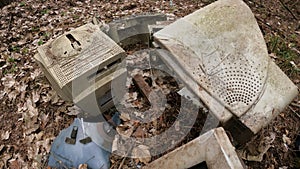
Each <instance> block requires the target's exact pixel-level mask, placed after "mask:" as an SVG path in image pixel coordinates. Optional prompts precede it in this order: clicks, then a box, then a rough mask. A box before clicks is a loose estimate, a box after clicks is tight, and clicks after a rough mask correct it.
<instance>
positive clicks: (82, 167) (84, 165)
mask: <svg viewBox="0 0 300 169" xmlns="http://www.w3.org/2000/svg"><path fill="white" fill-rule="evenodd" d="M78 169H88V165H87V164H80V165H79V166H78Z"/></svg>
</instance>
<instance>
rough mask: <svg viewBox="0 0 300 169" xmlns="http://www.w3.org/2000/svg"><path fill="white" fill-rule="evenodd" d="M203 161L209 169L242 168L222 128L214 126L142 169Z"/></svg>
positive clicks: (174, 167) (178, 168)
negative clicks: (214, 127)
mask: <svg viewBox="0 0 300 169" xmlns="http://www.w3.org/2000/svg"><path fill="white" fill-rule="evenodd" d="M203 161H205V162H206V164H207V166H208V168H209V169H220V168H222V169H237V168H238V169H242V168H244V166H243V164H242V162H241V161H240V159H239V157H238V156H237V154H236V152H235V148H234V147H233V146H232V145H231V143H230V140H229V138H228V137H227V135H226V132H225V131H224V129H223V128H216V129H213V130H210V131H208V132H207V133H205V134H203V135H201V136H199V137H198V138H196V139H194V140H192V141H190V142H189V143H187V144H185V145H183V146H181V147H179V148H177V149H175V150H174V151H172V152H170V153H168V154H166V155H164V156H162V157H161V158H159V159H157V160H155V161H153V162H151V163H150V164H149V165H146V166H145V167H143V169H167V168H172V169H183V168H190V167H193V166H195V165H197V164H199V163H201V162H203Z"/></svg>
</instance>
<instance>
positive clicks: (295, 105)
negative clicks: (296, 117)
mask: <svg viewBox="0 0 300 169" xmlns="http://www.w3.org/2000/svg"><path fill="white" fill-rule="evenodd" d="M291 105H292V106H294V107H298V108H300V104H297V103H291Z"/></svg>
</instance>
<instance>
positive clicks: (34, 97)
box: [32, 90, 40, 103]
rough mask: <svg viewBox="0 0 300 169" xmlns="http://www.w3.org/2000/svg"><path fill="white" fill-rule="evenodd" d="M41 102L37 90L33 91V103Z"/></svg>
mask: <svg viewBox="0 0 300 169" xmlns="http://www.w3.org/2000/svg"><path fill="white" fill-rule="evenodd" d="M39 100H40V93H39V92H38V91H36V90H33V91H32V101H33V103H36V102H38V101H39Z"/></svg>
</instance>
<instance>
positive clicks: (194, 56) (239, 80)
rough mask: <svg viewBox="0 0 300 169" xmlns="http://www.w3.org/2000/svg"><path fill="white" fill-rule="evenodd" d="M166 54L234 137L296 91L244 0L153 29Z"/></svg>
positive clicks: (226, 0)
mask: <svg viewBox="0 0 300 169" xmlns="http://www.w3.org/2000/svg"><path fill="white" fill-rule="evenodd" d="M154 38H155V42H156V43H158V44H159V45H160V46H161V47H162V48H163V49H165V50H162V51H161V52H160V53H161V56H162V57H161V58H162V60H164V62H165V63H166V64H167V65H168V66H169V67H170V68H171V69H173V70H174V71H175V72H176V73H177V74H178V76H179V77H180V78H181V79H182V80H183V81H184V82H186V85H187V87H188V88H189V89H190V90H191V91H192V92H193V93H194V94H195V95H196V96H198V98H200V99H201V101H202V102H203V103H204V104H206V106H207V107H208V109H209V110H210V111H211V112H212V113H213V114H214V116H215V117H217V119H218V120H219V121H220V122H221V123H222V124H223V125H224V126H226V127H227V128H228V129H229V130H232V134H233V135H234V137H235V139H236V140H238V141H240V142H244V141H246V140H247V139H249V138H250V137H251V135H253V134H255V133H257V132H258V131H259V130H260V129H261V128H263V127H264V126H266V125H267V124H268V123H269V122H270V121H271V120H272V119H273V118H275V117H276V116H277V115H278V114H279V112H280V111H282V110H283V109H284V108H285V107H286V106H287V105H288V104H289V103H290V102H291V101H292V100H293V98H294V97H295V96H296V95H297V93H298V91H297V87H296V86H295V85H294V84H293V83H292V82H291V81H290V80H289V78H288V77H287V76H286V75H285V74H284V73H283V72H282V71H281V70H280V68H279V67H278V66H277V65H276V64H275V63H274V62H273V61H272V60H271V59H270V58H269V57H268V51H267V47H266V44H265V41H264V38H263V35H262V33H261V31H260V29H259V27H258V24H257V22H256V20H255V17H254V15H253V13H252V12H251V10H250V8H249V7H248V6H247V5H246V4H245V3H244V2H243V1H242V0H219V1H217V2H215V3H212V4H210V5H208V6H206V7H204V8H202V9H200V10H198V11H196V12H194V13H192V14H190V15H188V16H185V17H184V18H181V19H178V20H177V21H175V22H174V23H172V24H170V25H168V26H166V27H165V28H164V29H162V30H160V31H159V32H157V33H155V34H154Z"/></svg>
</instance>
